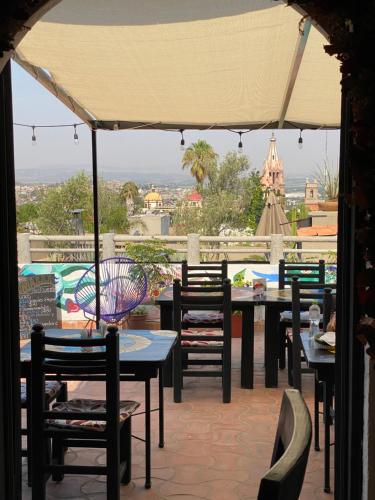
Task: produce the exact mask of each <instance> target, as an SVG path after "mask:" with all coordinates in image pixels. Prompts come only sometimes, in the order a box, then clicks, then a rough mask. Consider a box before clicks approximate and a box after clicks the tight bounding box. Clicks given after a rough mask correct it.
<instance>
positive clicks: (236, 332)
mask: <svg viewBox="0 0 375 500" xmlns="http://www.w3.org/2000/svg"><path fill="white" fill-rule="evenodd" d="M241 337H242V314H232V338H236V339H238V338H241Z"/></svg>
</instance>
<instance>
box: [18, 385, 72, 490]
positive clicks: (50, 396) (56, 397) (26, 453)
mask: <svg viewBox="0 0 375 500" xmlns="http://www.w3.org/2000/svg"><path fill="white" fill-rule="evenodd" d="M44 396H45V400H46V402H45V404H46V407H47V408H48V407H49V405H50V404H51V403H53V402H54V401H59V402H62V401H66V400H67V398H68V387H67V384H66V382H58V381H57V380H47V381H46V386H45V394H44ZM21 408H23V409H25V410H26V427H23V428H22V429H21V435H22V436H26V448H22V450H21V456H22V457H27V483H28V485H29V486H31V387H30V384H29V386H28V384H27V383H26V382H21Z"/></svg>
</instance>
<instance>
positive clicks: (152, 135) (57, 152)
mask: <svg viewBox="0 0 375 500" xmlns="http://www.w3.org/2000/svg"><path fill="white" fill-rule="evenodd" d="M12 67H13V100H14V104H13V107H14V122H15V123H26V124H29V125H33V124H34V125H40V124H43V125H45V124H51V125H55V124H68V123H69V124H72V123H79V122H80V120H79V119H78V118H77V117H76V116H75V115H74V114H73V113H72V112H71V111H70V110H69V109H67V108H66V107H65V106H64V105H63V104H62V103H61V102H60V101H58V100H57V98H56V97H54V96H53V95H52V94H50V93H49V92H48V91H47V90H45V89H44V88H43V87H42V86H41V85H39V84H38V83H37V82H36V81H35V80H34V79H33V78H32V77H31V76H29V75H28V74H27V73H26V72H25V71H24V70H22V68H20V67H18V66H17V65H16V64H14V63H13V65H12ZM77 131H78V135H79V145H78V146H77V145H75V144H74V140H73V134H74V129H73V128H70V127H69V128H57V129H56V128H51V129H49V128H47V129H38V128H37V129H36V133H35V135H36V144H37V145H36V146H32V141H31V136H32V130H31V129H29V128H24V127H18V126H15V127H14V137H15V163H16V175H17V177H19V174H20V173H22V172H26V173H29V174H31V175H32V173H33V172H34V173H35V175H36V176H37V177H38V181H39V182H43V173H45V174H46V177H48V176H49V175H51V171H52V170H53V174H54V175H55V176H57V177H58V175H59V173H60V174H61V175H62V177H64V173H66V172H67V171H71V172H72V174H73V173H74V172H76V171H79V170H82V169H85V170H89V169H90V165H91V141H90V130H89V128H88V127H87V126H86V125H83V126H80V127H77ZM274 133H275V136H276V140H277V148H278V153H279V156H280V158H281V159H282V160H283V163H284V170H285V176H286V180H287V181H288V177H291V176H297V177H309V176H310V177H311V176H313V175H314V172H316V169H317V166H318V165H321V164H322V163H323V162H324V160H325V159H326V158H328V161H329V163H330V164H336V162H337V159H338V156H339V131H338V130H335V131H331V130H330V131H323V130H320V131H310V130H304V131H303V132H302V137H303V148H302V149H301V150H300V149H299V148H298V138H299V136H300V131H299V130H274ZM271 134H272V130H258V131H252V132H250V133H248V134H245V135H243V137H242V142H243V146H244V147H243V153H244V154H245V155H247V156H248V158H249V161H250V166H251V168H255V169H257V170H258V171H260V172H261V169H262V165H263V161H264V159H265V158H266V156H267V152H268V149H269V139H270V138H271ZM184 137H185V144H186V146H189V145H190V144H191V143H192V142H195V141H196V140H197V139H204V140H206V141H207V142H209V143H210V144H211V145H212V147H213V148H214V150H215V151H216V152H217V153H218V154H219V155H220V158H223V157H224V155H225V154H226V153H227V152H229V151H233V150H234V151H235V150H237V144H238V140H239V137H238V135H237V134H235V133H232V132H230V131H221V130H217V131H216V130H211V131H190V130H188V131H185V133H184ZM182 154H183V153H182V152H181V151H180V134H179V133H178V132H166V131H160V130H155V131H150V130H142V131H119V132H106V131H99V132H98V164H99V175H102V176H103V177H108V175H106V174H108V173H112V174H113V175H119V174H121V177H122V178H126V176H127V173H129V174H132V173H133V174H134V173H136V174H138V175H144V176H145V177H147V176H149V177H150V179H149V182H153V178H152V177H153V176H154V177H155V178H157V176H158V175H159V176H161V177H165V176H170V177H171V178H170V180H171V181H173V176H174V177H175V178H176V180H177V182H178V181H179V180H180V181H181V182H183V181H184V180H185V181H188V180H189V178H190V175H189V173H188V172H183V171H182V169H181V158H182ZM29 177H30V175H29ZM129 178H130V177H129ZM62 180H63V179H62ZM46 182H51V181H48V180H47V181H46Z"/></svg>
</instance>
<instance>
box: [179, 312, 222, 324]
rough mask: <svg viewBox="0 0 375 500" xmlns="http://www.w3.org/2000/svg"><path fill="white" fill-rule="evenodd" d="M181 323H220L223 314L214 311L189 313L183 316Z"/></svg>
mask: <svg viewBox="0 0 375 500" xmlns="http://www.w3.org/2000/svg"><path fill="white" fill-rule="evenodd" d="M182 321H184V322H185V323H221V322H222V321H223V313H221V312H216V311H190V312H188V313H186V314H184V317H183V318H182Z"/></svg>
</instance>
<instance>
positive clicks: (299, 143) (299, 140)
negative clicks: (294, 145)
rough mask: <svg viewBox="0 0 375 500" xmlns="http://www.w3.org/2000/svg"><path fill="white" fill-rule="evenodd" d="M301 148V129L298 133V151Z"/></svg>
mask: <svg viewBox="0 0 375 500" xmlns="http://www.w3.org/2000/svg"><path fill="white" fill-rule="evenodd" d="M302 148H303V139H302V129H300V131H299V139H298V149H302Z"/></svg>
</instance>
